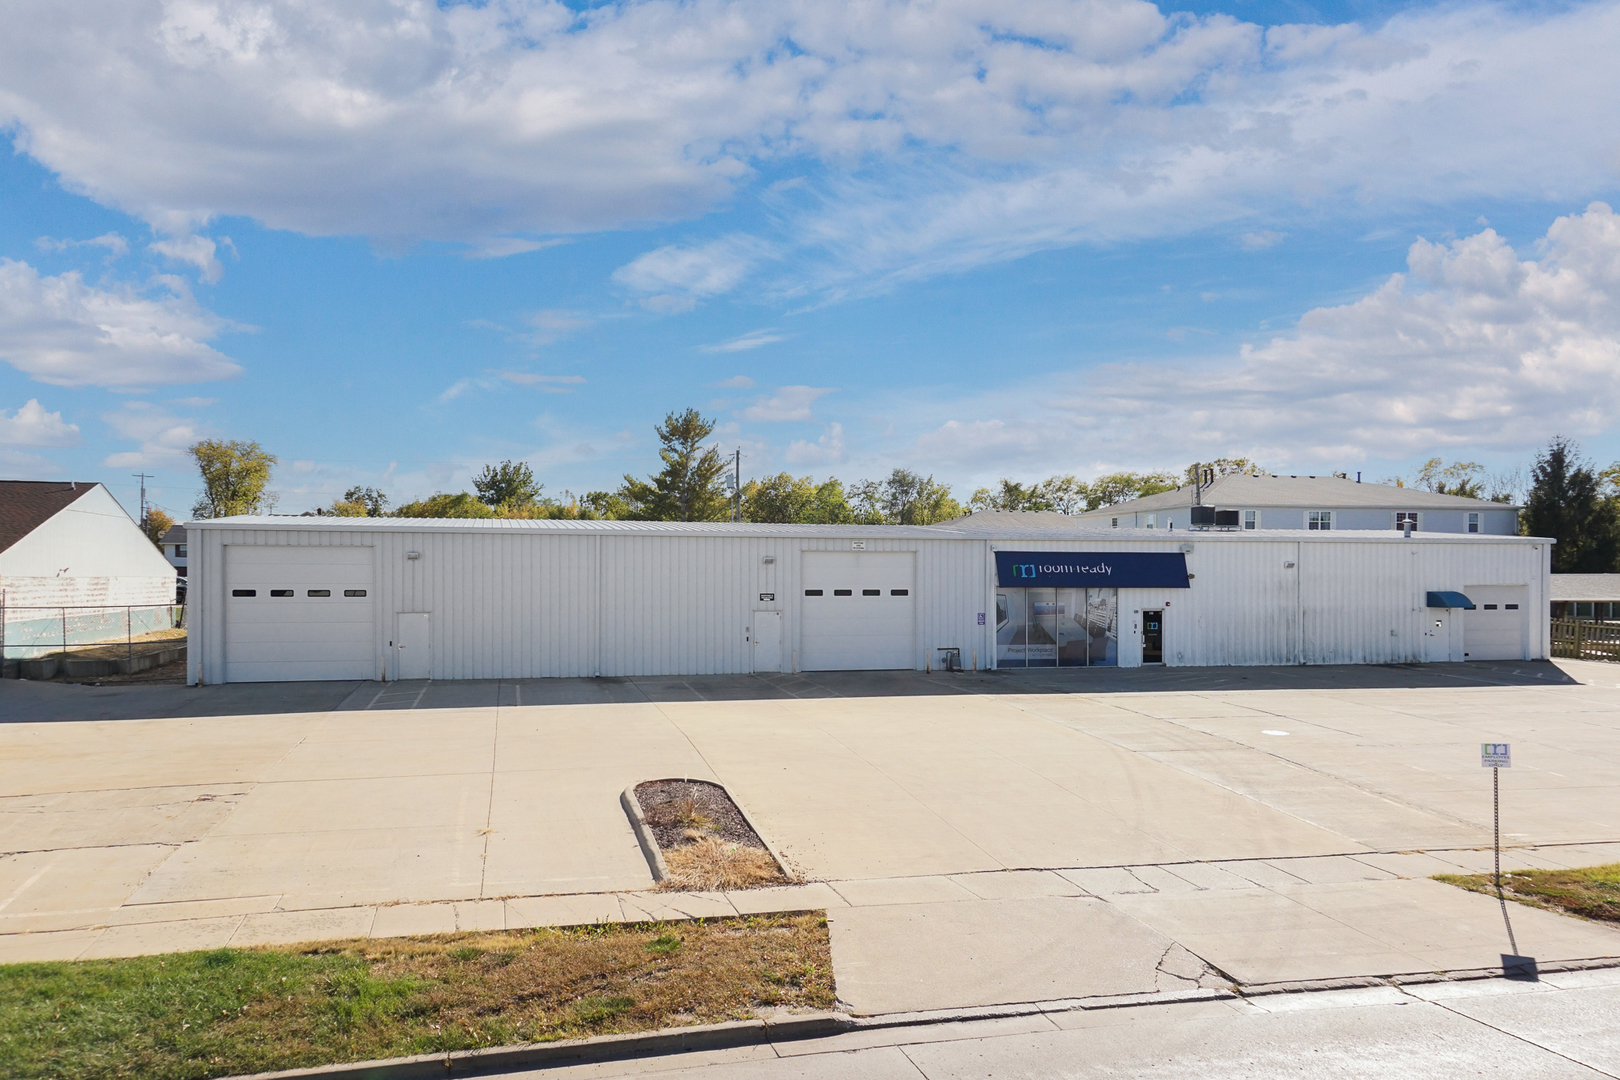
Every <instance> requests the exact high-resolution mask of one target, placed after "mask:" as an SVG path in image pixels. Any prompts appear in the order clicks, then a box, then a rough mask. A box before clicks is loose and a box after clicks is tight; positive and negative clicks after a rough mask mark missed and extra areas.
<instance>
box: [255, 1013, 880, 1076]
mask: <svg viewBox="0 0 1620 1080" xmlns="http://www.w3.org/2000/svg"><path fill="white" fill-rule="evenodd" d="M852 1026H853V1025H852V1023H851V1022H850V1019H849V1017H847V1016H843V1015H840V1014H838V1013H816V1014H814V1015H810V1016H789V1017H784V1018H782V1019H780V1020H738V1021H733V1022H731V1023H725V1024H703V1025H700V1026H696V1027H688V1028H669V1029H666V1030H664V1031H647V1032H639V1033H636V1034H633V1035H602V1036H598V1037H596V1038H593V1039H565V1040H559V1041H557V1042H549V1043H530V1044H527V1045H524V1046H499V1047H494V1048H491V1049H489V1050H457V1051H455V1052H453V1053H449V1054H419V1055H417V1056H416V1057H408V1058H391V1059H388V1060H385V1061H356V1062H352V1063H350V1064H347V1065H322V1066H316V1067H315V1068H310V1069H288V1070H285V1071H283V1072H267V1073H254V1074H252V1075H251V1076H242V1077H235V1078H233V1080H418V1078H419V1077H420V1078H425V1077H445V1076H473V1075H476V1074H479V1073H496V1072H506V1071H508V1070H511V1069H519V1068H532V1067H547V1066H557V1065H580V1064H587V1063H590V1062H595V1061H618V1060H623V1059H625V1058H633V1057H643V1056H653V1055H661V1054H680V1053H690V1052H691V1051H694V1050H729V1049H732V1048H734V1047H739V1046H754V1045H758V1044H760V1043H767V1042H791V1041H793V1040H796V1039H814V1038H821V1037H824V1036H827V1035H837V1034H838V1033H840V1032H843V1031H848V1030H850V1029H851V1027H852Z"/></svg>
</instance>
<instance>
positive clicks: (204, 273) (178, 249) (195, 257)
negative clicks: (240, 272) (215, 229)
mask: <svg viewBox="0 0 1620 1080" xmlns="http://www.w3.org/2000/svg"><path fill="white" fill-rule="evenodd" d="M223 240H224V242H225V243H227V244H228V243H230V238H229V237H225V238H223ZM147 247H149V248H151V249H152V250H153V251H155V252H157V253H158V254H159V255H162V256H164V257H165V258H168V259H172V260H174V261H175V262H178V263H186V264H188V265H190V266H195V267H196V268H197V276H198V277H199V278H201V279H202V280H203V281H206V282H207V283H208V284H210V285H213V284H215V283H216V282H218V281H219V279H220V278H222V277H224V276H225V267H224V265H223V264H221V263H220V261H219V260H218V259H217V258H215V257H214V253H215V251H217V250H218V248H217V246H216V245H215V244H214V241H212V240H210V239H209V238H208V237H206V236H195V235H193V236H176V237H173V238H171V239H168V240H155V241H153V242H152V243H150V244H148V245H147Z"/></svg>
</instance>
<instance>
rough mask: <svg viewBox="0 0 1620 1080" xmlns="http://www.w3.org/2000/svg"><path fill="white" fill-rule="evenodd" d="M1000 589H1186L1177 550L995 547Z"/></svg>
mask: <svg viewBox="0 0 1620 1080" xmlns="http://www.w3.org/2000/svg"><path fill="white" fill-rule="evenodd" d="M996 583H997V584H998V585H1000V586H1001V587H1002V588H1003V589H1080V588H1086V589H1185V588H1187V556H1185V555H1183V554H1182V553H1181V552H1179V551H1107V552H1095V551H998V552H996Z"/></svg>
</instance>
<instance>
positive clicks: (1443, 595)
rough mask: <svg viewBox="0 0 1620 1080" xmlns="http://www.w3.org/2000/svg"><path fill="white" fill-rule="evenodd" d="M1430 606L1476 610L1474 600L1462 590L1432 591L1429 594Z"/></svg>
mask: <svg viewBox="0 0 1620 1080" xmlns="http://www.w3.org/2000/svg"><path fill="white" fill-rule="evenodd" d="M1429 606H1430V607H1453V608H1462V609H1463V610H1464V611H1473V610H1474V602H1473V601H1472V600H1470V599H1468V597H1466V596H1464V595H1463V594H1462V593H1460V592H1432V593H1430V594H1429Z"/></svg>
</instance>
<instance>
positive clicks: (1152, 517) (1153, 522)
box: [1144, 514, 1159, 529]
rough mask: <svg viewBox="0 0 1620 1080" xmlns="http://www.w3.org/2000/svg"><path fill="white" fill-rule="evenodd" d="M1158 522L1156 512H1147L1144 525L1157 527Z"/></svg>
mask: <svg viewBox="0 0 1620 1080" xmlns="http://www.w3.org/2000/svg"><path fill="white" fill-rule="evenodd" d="M1158 524H1159V515H1158V514H1149V515H1148V516H1147V521H1146V522H1145V523H1144V525H1145V527H1146V528H1149V529H1152V528H1155V527H1157V526H1158Z"/></svg>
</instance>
